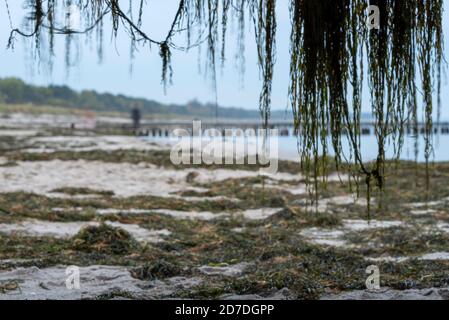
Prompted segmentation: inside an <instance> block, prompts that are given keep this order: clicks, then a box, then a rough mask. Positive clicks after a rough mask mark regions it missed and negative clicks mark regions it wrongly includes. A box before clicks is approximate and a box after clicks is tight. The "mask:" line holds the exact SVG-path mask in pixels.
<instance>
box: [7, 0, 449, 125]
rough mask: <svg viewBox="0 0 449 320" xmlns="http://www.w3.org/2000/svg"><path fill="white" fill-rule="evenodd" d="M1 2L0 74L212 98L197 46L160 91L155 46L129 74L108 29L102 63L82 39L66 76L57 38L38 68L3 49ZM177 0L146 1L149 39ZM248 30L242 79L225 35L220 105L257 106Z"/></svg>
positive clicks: (283, 46)
mask: <svg viewBox="0 0 449 320" xmlns="http://www.w3.org/2000/svg"><path fill="white" fill-rule="evenodd" d="M0 1H1V2H0V30H1V32H0V57H1V59H0V77H7V76H15V77H20V78H22V79H23V80H25V81H27V82H29V83H33V84H39V85H47V84H67V85H69V86H71V87H72V88H75V89H78V90H81V89H95V90H97V91H100V92H111V93H121V94H125V95H129V96H135V97H145V98H149V99H153V100H157V101H161V102H165V103H185V102H187V101H189V100H192V99H198V100H199V101H201V102H211V101H215V93H214V90H213V89H212V85H211V81H210V80H209V78H207V77H206V76H205V75H204V73H199V72H198V69H199V68H198V66H199V65H198V51H197V50H192V51H190V52H188V53H184V52H174V53H173V57H172V61H173V68H174V72H175V73H174V77H173V82H174V83H173V85H172V86H171V87H169V88H168V90H167V93H166V94H165V93H164V90H163V87H162V86H161V82H160V73H161V71H160V70H161V60H160V58H159V54H158V48H156V47H154V48H153V49H152V50H151V51H150V50H149V49H148V48H142V49H140V51H139V52H138V53H136V57H135V60H134V64H133V70H134V71H133V73H132V74H130V72H129V67H130V64H129V40H128V39H127V38H126V37H125V36H119V37H118V39H117V40H112V39H111V37H110V33H109V29H108V28H106V29H107V30H108V33H107V35H106V36H105V39H106V41H105V47H104V49H105V57H104V60H103V62H102V63H101V64H98V58H97V54H96V51H95V48H91V46H89V45H86V44H84V42H81V45H80V49H81V50H80V60H81V63H79V64H78V65H77V66H75V67H73V68H70V72H69V74H68V75H67V72H66V71H67V70H66V68H65V64H64V51H63V40H62V39H59V41H58V43H57V46H56V49H57V52H56V58H55V60H54V62H55V66H54V70H53V72H52V74H48V72H47V70H46V68H45V66H44V65H41V66H39V63H38V61H36V60H33V59H30V58H29V53H30V45H31V44H30V43H26V42H23V41H21V40H20V39H19V40H18V41H17V42H16V45H15V49H14V51H12V50H7V49H6V44H7V40H8V36H9V30H10V23H9V19H8V16H7V14H6V6H5V0H0ZM125 2H126V3H127V1H125ZM177 2H178V1H175V0H170V1H167V0H151V1H148V5H149V7H148V10H147V13H146V16H145V21H146V25H145V27H146V30H150V31H149V33H150V34H151V35H152V37H153V38H156V39H162V38H163V37H164V35H165V33H166V30H167V29H168V28H169V25H170V23H171V19H172V18H173V16H174V14H175V12H176V8H177ZM448 2H449V1H446V9H449V4H448ZM22 3H23V1H22V0H9V6H10V11H11V18H12V24H13V26H15V27H16V26H20V25H21V24H22V21H23V16H24V12H23V10H22ZM448 12H449V10H446V12H445V17H444V18H445V23H444V25H445V35H446V38H447V37H448V35H449V14H448ZM277 14H278V17H277V18H278V38H277V63H276V68H275V79H274V82H273V108H274V109H280V110H282V109H285V108H286V107H287V106H288V98H287V90H288V79H289V52H288V51H289V33H290V22H289V13H288V1H287V0H280V1H278V8H277ZM231 31H232V30H231ZM251 31H252V29H250V28H249V27H248V29H247V37H246V42H245V46H246V51H245V57H246V72H245V74H244V77H243V79H242V77H241V76H239V74H238V72H237V69H236V67H235V65H236V62H235V59H234V55H235V49H236V46H235V45H234V44H235V38H233V37H230V38H229V41H228V50H227V58H228V60H227V61H226V65H225V68H224V69H223V70H220V69H219V70H218V71H219V72H218V75H219V76H218V82H217V84H218V87H217V89H218V90H217V96H218V103H219V104H220V105H223V106H238V107H243V108H248V109H257V102H258V96H259V91H260V87H261V81H260V79H259V71H258V66H257V58H256V51H255V43H254V35H253V33H252V32H251ZM446 47H447V46H446ZM447 51H448V50H447V49H446V56H449V55H448V54H447V53H448V52H447ZM203 57H204V54H203ZM203 69H204V68H203ZM443 85H444V86H443V96H442V101H443V117H444V118H447V119H449V107H448V108H445V105H444V104H445V102H446V101H449V85H448V81H447V80H446V79H443ZM445 109H446V110H445Z"/></svg>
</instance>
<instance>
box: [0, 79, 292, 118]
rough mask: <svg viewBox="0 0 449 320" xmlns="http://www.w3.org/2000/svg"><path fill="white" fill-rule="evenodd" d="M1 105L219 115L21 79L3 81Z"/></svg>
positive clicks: (232, 112)
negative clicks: (31, 83) (34, 84)
mask: <svg viewBox="0 0 449 320" xmlns="http://www.w3.org/2000/svg"><path fill="white" fill-rule="evenodd" d="M0 103H4V104H33V105H36V106H54V107H63V108H73V109H86V110H93V111H100V112H101V111H106V112H127V113H128V112H130V110H131V109H132V108H134V107H137V108H139V109H140V110H141V111H142V113H143V114H144V115H145V116H151V114H155V115H178V116H190V117H197V118H213V117H215V114H216V108H215V105H214V104H201V103H199V102H197V101H191V102H189V103H187V104H185V105H174V104H170V105H166V104H162V103H159V102H156V101H153V100H147V99H140V98H130V97H127V96H124V95H113V94H109V93H98V92H96V91H93V90H84V91H81V92H78V91H75V90H72V89H71V88H69V87H67V86H54V85H51V86H48V87H39V86H33V85H29V84H26V83H25V82H23V81H22V80H20V79H17V78H5V79H0ZM259 116H260V114H259V112H258V110H257V109H256V110H245V109H242V108H228V107H226V108H224V107H219V108H218V117H219V118H234V119H242V118H248V119H250V118H258V117H259ZM272 116H273V118H285V112H283V111H275V112H273V114H272Z"/></svg>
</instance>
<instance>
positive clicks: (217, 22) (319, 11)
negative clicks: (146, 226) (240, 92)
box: [5, 0, 443, 194]
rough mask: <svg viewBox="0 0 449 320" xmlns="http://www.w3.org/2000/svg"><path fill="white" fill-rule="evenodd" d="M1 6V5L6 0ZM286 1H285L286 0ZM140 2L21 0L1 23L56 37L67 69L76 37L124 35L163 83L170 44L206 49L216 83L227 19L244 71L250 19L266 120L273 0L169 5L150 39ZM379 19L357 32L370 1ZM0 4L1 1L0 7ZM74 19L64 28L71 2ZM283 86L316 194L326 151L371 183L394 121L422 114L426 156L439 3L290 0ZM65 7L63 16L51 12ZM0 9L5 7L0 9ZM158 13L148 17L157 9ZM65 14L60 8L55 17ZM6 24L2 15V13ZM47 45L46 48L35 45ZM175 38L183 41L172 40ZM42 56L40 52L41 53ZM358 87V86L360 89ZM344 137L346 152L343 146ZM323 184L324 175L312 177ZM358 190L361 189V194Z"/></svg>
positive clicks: (396, 144) (398, 143) (401, 128)
mask: <svg viewBox="0 0 449 320" xmlns="http://www.w3.org/2000/svg"><path fill="white" fill-rule="evenodd" d="M5 1H6V4H8V0H5ZM285 1H286V0H285ZM151 2H152V1H151V0H149V1H146V0H122V1H119V0H27V1H26V9H27V10H28V15H27V17H26V19H25V22H26V24H25V27H24V28H23V29H21V28H16V27H14V26H13V25H12V22H11V29H12V30H11V34H10V39H9V45H10V46H13V45H14V41H15V39H16V37H17V36H22V37H28V38H32V39H33V40H34V43H35V49H36V52H37V53H39V54H38V55H37V56H40V52H41V51H42V49H43V48H44V47H45V48H46V49H47V51H49V53H50V55H49V56H50V57H51V56H52V55H53V54H54V51H53V46H54V38H55V36H56V35H62V36H65V37H66V61H67V63H68V64H69V61H71V59H70V55H71V53H70V50H71V48H72V45H71V42H72V41H74V40H75V39H76V37H79V36H80V35H85V36H86V38H87V39H88V40H92V39H94V41H95V40H96V42H97V48H98V49H97V50H98V54H99V56H101V55H102V53H103V50H102V45H103V44H102V43H103V34H104V31H103V29H104V28H106V26H108V28H111V31H112V34H113V36H117V34H118V32H119V30H121V32H123V33H125V34H126V35H128V36H129V39H130V48H131V50H130V52H131V54H130V57H131V59H132V57H133V52H134V50H135V49H136V48H137V47H138V46H140V47H148V48H150V49H151V48H152V47H153V46H156V47H157V48H158V52H159V54H160V56H161V59H162V65H163V66H162V82H163V83H164V85H165V84H167V83H168V82H170V80H171V74H172V72H173V68H172V66H171V56H172V54H173V52H174V51H176V50H180V51H185V50H189V49H191V48H194V47H206V50H207V55H206V62H207V65H208V70H209V72H211V73H212V79H213V80H215V79H216V77H215V70H216V68H215V65H216V64H217V62H218V61H219V60H221V62H222V63H223V62H224V61H225V56H226V55H225V51H226V47H225V42H226V41H227V40H226V39H228V37H227V31H228V29H229V28H228V24H229V23H230V22H233V23H234V25H235V26H236V27H235V29H236V30H237V32H236V34H237V37H236V38H237V39H236V40H237V48H238V52H237V57H239V59H238V61H240V70H241V71H242V72H243V70H244V61H245V60H244V47H245V42H246V41H248V40H247V39H245V34H246V30H247V27H248V25H252V27H253V29H254V34H255V42H256V45H257V58H258V62H259V67H260V68H259V69H260V76H261V79H262V88H261V93H260V100H259V105H260V111H261V116H262V120H263V123H264V125H267V123H268V121H269V115H270V107H271V90H272V80H273V74H274V64H275V61H276V39H277V38H278V37H280V36H282V35H279V34H278V33H276V30H277V24H278V23H277V22H278V21H277V19H276V10H277V9H278V6H277V3H276V0H178V1H177V2H176V4H177V8H176V10H175V11H174V12H172V13H165V12H164V13H160V14H164V15H168V14H172V17H170V18H169V19H171V20H170V23H169V24H168V25H167V26H166V28H167V30H166V32H165V36H163V37H161V38H157V37H155V36H154V33H155V32H153V31H154V30H152V29H151V28H150V27H149V26H148V21H146V15H145V14H146V12H151V10H152V8H153V7H152V5H151ZM373 6H375V8H377V9H378V10H375V12H377V13H378V14H379V16H378V17H377V21H378V23H379V25H378V28H374V29H371V28H368V26H367V20H368V17H369V16H370V15H371V14H372V12H370V8H373ZM7 8H9V7H8V6H7ZM74 8H75V9H76V10H77V11H78V12H79V17H80V22H79V23H78V24H74V23H72V20H73V19H72V17H71V15H72V13H73V9H74ZM289 8H290V17H291V34H290V85H289V89H288V93H289V98H290V104H291V108H292V110H293V115H294V125H295V128H296V132H297V134H298V139H299V142H300V149H301V159H302V164H303V167H304V169H305V171H306V172H307V173H308V174H307V176H308V178H312V179H311V180H312V181H314V185H315V187H316V188H314V189H315V190H317V187H318V176H325V175H323V172H325V169H326V166H327V164H326V159H327V157H326V155H327V154H328V152H329V149H330V147H332V149H333V150H334V153H335V160H336V163H337V165H340V164H342V163H343V162H350V163H351V164H353V166H352V168H354V167H355V170H352V172H353V173H354V175H353V177H354V181H356V182H357V185H358V183H359V181H360V179H361V178H362V179H364V181H365V182H366V184H367V186H368V191H369V190H370V188H371V186H377V187H378V188H379V189H382V187H383V184H384V176H385V163H386V160H387V159H386V155H385V149H386V147H387V146H389V145H392V146H393V149H394V158H398V157H399V155H400V152H401V148H402V146H403V142H404V135H405V133H404V132H405V128H406V126H409V127H411V128H413V130H414V131H418V128H417V126H418V119H419V117H421V116H422V117H423V119H424V123H425V126H424V139H425V159H426V163H427V165H428V164H429V161H430V158H431V155H432V133H433V129H432V119H433V115H434V114H435V113H437V114H439V108H440V106H439V104H440V103H439V93H440V87H441V85H440V82H441V81H440V78H441V68H442V62H443V35H442V11H443V1H442V0H416V1H408V0H338V1H335V0H290V1H289ZM61 12H62V13H64V12H65V19H62V20H60V19H58V17H61ZM8 14H10V13H9V9H8ZM158 14H159V13H158ZM63 16H64V15H63ZM10 20H11V19H10ZM44 41H46V42H47V43H48V45H46V46H43V45H42V43H43V42H44ZM180 42H182V44H181V43H180ZM50 60H51V59H50ZM363 90H367V91H368V92H367V93H365V94H362V91H363ZM362 106H363V108H364V110H366V108H371V111H372V115H373V119H374V123H375V136H376V139H377V143H378V152H377V159H376V160H375V161H373V162H366V161H364V159H363V157H362V153H361V139H360V136H361V111H362ZM343 143H348V144H349V147H350V148H349V150H350V152H349V154H344V153H343V147H342V146H343ZM323 179H325V178H323ZM368 194H369V192H368Z"/></svg>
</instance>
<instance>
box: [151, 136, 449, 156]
mask: <svg viewBox="0 0 449 320" xmlns="http://www.w3.org/2000/svg"><path fill="white" fill-rule="evenodd" d="M143 139H145V140H147V141H154V142H158V143H167V144H174V143H176V141H177V140H176V138H167V137H145V138H143ZM203 139H204V138H203ZM243 139H244V138H241V137H237V138H235V140H237V143H242V142H244V140H243ZM278 139H279V140H278V150H279V158H280V159H284V160H292V161H299V151H298V141H297V139H296V137H292V136H290V137H278ZM417 142H418V161H419V162H424V161H425V157H424V146H425V143H424V138H423V136H419V138H418V141H417ZM415 143H416V138H414V137H410V136H408V137H406V138H405V141H404V146H403V148H402V152H401V156H400V158H401V159H402V160H414V159H415ZM328 145H329V146H331V142H330V141H329V143H328ZM361 146H362V155H363V159H364V161H370V160H374V159H376V157H377V147H378V144H377V141H376V138H375V136H372V135H370V136H362V138H361ZM433 149H434V150H433V151H434V152H433V156H432V157H431V160H432V161H436V162H444V161H449V135H438V136H435V137H434V139H433ZM343 151H344V154H345V155H347V156H348V157H349V155H350V150H349V148H348V144H347V143H343ZM329 154H330V155H332V154H333V150H329ZM386 154H387V156H388V157H392V156H393V155H394V148H393V146H392V145H390V146H387V150H386Z"/></svg>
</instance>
